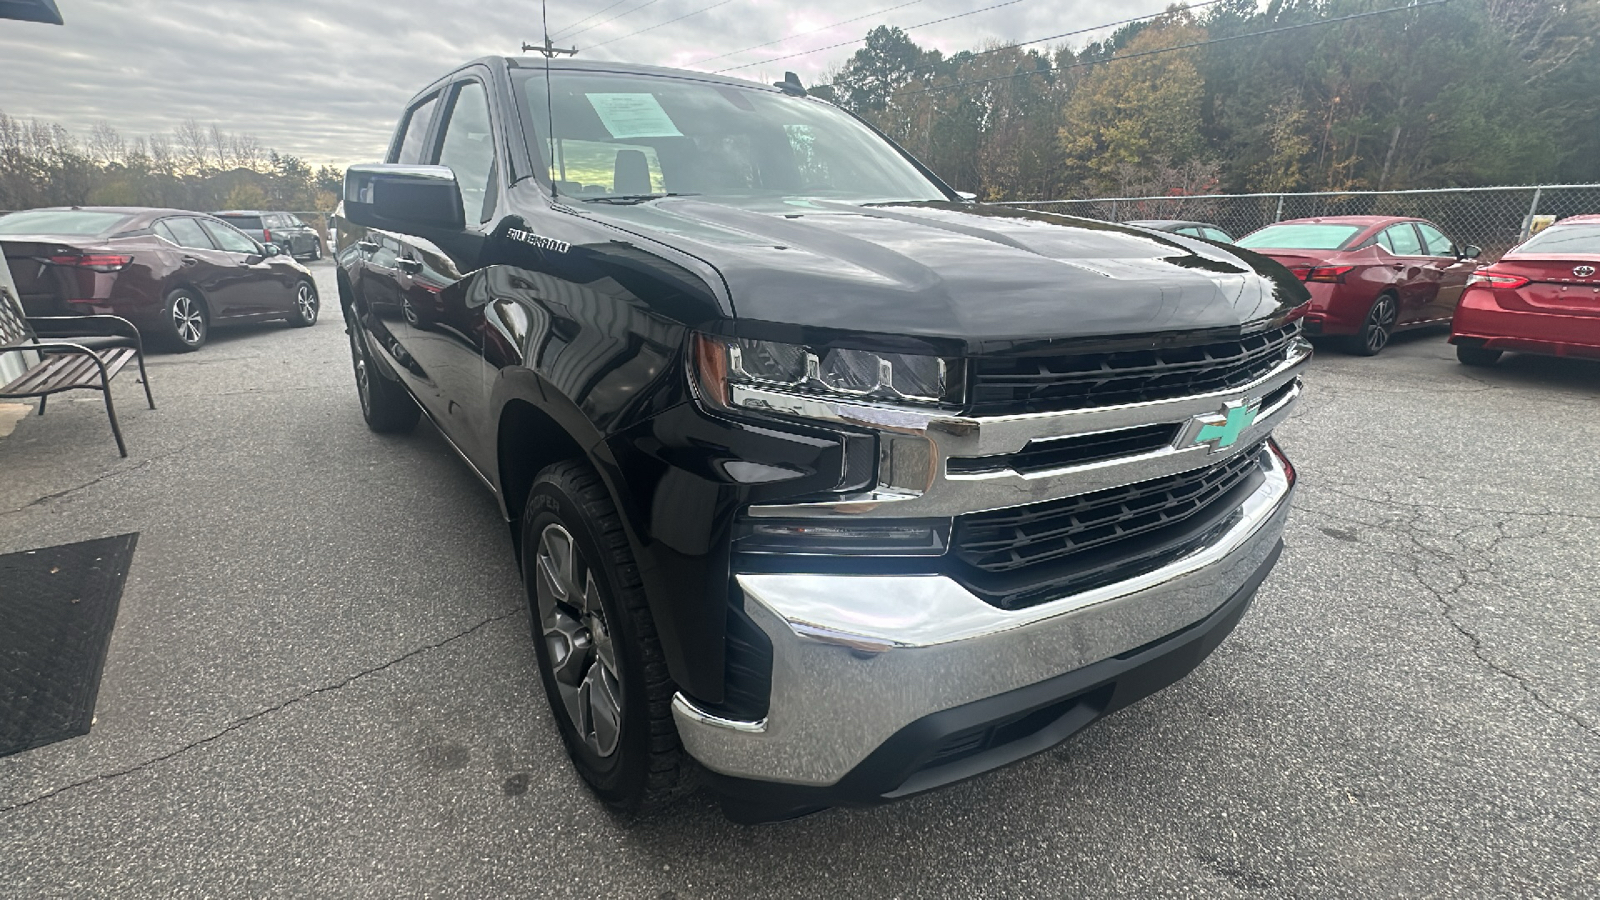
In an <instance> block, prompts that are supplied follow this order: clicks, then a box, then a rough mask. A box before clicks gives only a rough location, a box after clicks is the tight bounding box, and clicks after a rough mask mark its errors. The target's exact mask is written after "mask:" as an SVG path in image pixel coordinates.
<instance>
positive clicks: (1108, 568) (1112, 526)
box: [951, 443, 1265, 608]
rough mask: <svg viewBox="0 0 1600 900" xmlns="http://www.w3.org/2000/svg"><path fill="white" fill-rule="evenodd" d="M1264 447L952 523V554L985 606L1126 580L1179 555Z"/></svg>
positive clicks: (1223, 509)
mask: <svg viewBox="0 0 1600 900" xmlns="http://www.w3.org/2000/svg"><path fill="white" fill-rule="evenodd" d="M1264 446H1265V444H1264V443H1263V444H1257V445H1256V446H1255V447H1252V448H1250V449H1249V450H1246V451H1245V452H1243V453H1240V454H1238V455H1236V456H1233V457H1231V458H1229V459H1227V460H1225V461H1223V462H1220V463H1217V464H1215V465H1212V466H1207V467H1206V468H1203V469H1195V470H1193V471H1190V472H1184V473H1181V474H1178V475H1170V476H1167V477H1164V478H1157V479H1154V480H1151V481H1145V482H1141V483H1139V484H1132V485H1127V486H1125V487H1119V488H1111V489H1108V490H1103V491H1096V492H1094V493H1092V494H1083V495H1081V496H1077V497H1067V498H1064V499H1061V500H1051V501H1047V502H1044V503H1035V504H1031V505H1029V506H1022V507H1017V508H1014V509H1002V510H995V511H993V512H984V513H970V514H968V515H965V516H960V517H958V518H957V519H956V521H955V529H954V532H953V534H952V536H951V542H952V545H953V551H954V556H955V558H956V559H957V560H959V561H960V563H962V564H963V566H964V567H965V568H966V569H967V570H968V573H969V575H970V577H969V578H966V579H963V580H965V581H968V582H969V587H971V588H973V589H974V590H975V591H976V592H977V593H978V594H980V595H981V596H984V597H985V599H988V600H989V601H990V602H991V603H995V604H996V605H999V606H1004V607H1008V608H1015V607H1018V606H1026V605H1029V604H1031V603H1034V602H1040V601H1042V600H1045V599H1049V598H1050V597H1053V596H1061V594H1062V593H1063V592H1064V591H1067V590H1088V589H1090V588H1091V587H1094V586H1097V585H1098V584H1100V583H1108V582H1109V581H1112V580H1120V579H1122V578H1128V577H1133V576H1134V575H1135V574H1138V571H1139V570H1141V569H1142V570H1146V571H1147V570H1149V569H1152V568H1157V567H1159V566H1161V565H1164V564H1165V563H1166V562H1168V561H1170V560H1171V559H1173V558H1175V557H1176V556H1180V555H1182V553H1184V552H1187V551H1188V550H1189V549H1190V548H1191V547H1192V546H1193V544H1194V542H1195V541H1196V540H1197V539H1198V538H1200V537H1202V536H1203V535H1204V533H1205V532H1206V531H1208V530H1209V529H1210V528H1211V527H1212V526H1214V525H1215V524H1216V522H1217V521H1218V520H1219V517H1224V516H1226V515H1227V514H1228V513H1230V512H1231V510H1232V508H1233V507H1234V506H1235V505H1236V504H1235V502H1233V501H1231V500H1230V501H1228V502H1219V501H1223V500H1224V498H1227V497H1228V495H1229V494H1231V493H1232V492H1233V491H1235V490H1236V489H1238V488H1241V487H1242V486H1244V485H1245V484H1246V482H1247V480H1249V479H1250V476H1251V475H1252V474H1255V475H1257V476H1259V472H1260V467H1259V459H1260V455H1261V452H1262V450H1263V448H1264Z"/></svg>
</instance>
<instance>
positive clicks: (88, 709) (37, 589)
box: [0, 533, 139, 756]
mask: <svg viewBox="0 0 1600 900" xmlns="http://www.w3.org/2000/svg"><path fill="white" fill-rule="evenodd" d="M138 541H139V535H138V534H137V533H135V534H123V535H118V536H117V537H109V538H101V539H99V540H95V541H84V542H82V543H79V544H62V545H61V546H59V547H45V548H43V549H40V550H25V551H22V552H21V553H7V554H5V555H3V556H0V756H5V755H7V754H11V753H20V752H22V751H23V750H31V749H33V748H34V747H42V746H44V745H45V744H50V743H54V742H56V741H60V740H65V739H67V738H69V737H77V736H78V735H80V734H88V733H89V724H90V723H91V722H92V721H93V720H94V698H95V695H96V694H97V693H98V692H99V690H100V668H101V666H103V665H105V661H106V647H107V646H108V645H109V644H110V643H111V627H112V626H113V625H115V624H116V622H117V604H118V603H119V602H120V601H121V600H122V583H123V581H124V580H125V579H126V578H127V577H128V566H129V564H130V563H132V562H133V547H134V544H136V543H138Z"/></svg>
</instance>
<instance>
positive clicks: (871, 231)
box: [581, 197, 1305, 352]
mask: <svg viewBox="0 0 1600 900" xmlns="http://www.w3.org/2000/svg"><path fill="white" fill-rule="evenodd" d="M581 213H582V214H583V215H584V216H585V217H587V218H591V219H595V220H599V221H602V222H605V223H607V224H610V225H612V226H613V227H616V228H620V229H623V230H626V231H630V232H633V233H635V234H639V235H641V236H648V237H651V238H654V239H657V240H662V241H665V242H667V243H669V244H671V245H673V246H675V247H678V248H679V249H682V250H683V251H685V252H687V253H691V254H694V255H695V256H698V257H700V258H701V259H704V260H705V261H706V262H708V263H710V264H711V265H712V266H714V267H716V269H717V270H718V271H719V272H720V273H721V274H722V277H723V279H724V280H725V281H726V283H727V287H728V291H729V294H730V296H731V297H732V302H733V308H734V313H735V315H736V317H737V318H739V319H742V320H744V319H748V320H757V321H766V322H776V323H783V324H789V325H801V326H809V327H821V328H835V329H846V330H850V331H861V332H876V333H884V334H896V335H914V336H918V337H925V338H937V339H958V340H962V341H964V342H966V343H967V344H968V346H969V347H970V348H971V349H972V350H974V351H979V352H981V350H980V347H981V345H983V344H987V343H990V342H1005V343H1013V342H1016V341H1019V340H1027V341H1037V340H1039V339H1041V338H1052V337H1072V338H1085V337H1097V336H1129V335H1143V334H1150V333H1171V332H1181V331H1195V330H1211V329H1219V328H1221V329H1234V330H1237V329H1238V328H1239V327H1240V326H1242V325H1244V324H1246V323H1250V322H1255V321H1258V320H1261V319H1265V318H1270V317H1273V316H1275V315H1279V314H1283V313H1287V312H1288V311H1289V310H1290V309H1292V308H1293V307H1295V306H1298V305H1299V304H1301V303H1302V302H1304V300H1305V292H1304V288H1303V287H1302V286H1301V285H1300V284H1299V282H1298V281H1296V280H1295V279H1294V278H1293V276H1291V275H1289V274H1288V273H1287V272H1286V271H1284V270H1283V269H1282V268H1281V267H1280V266H1278V265H1277V264H1276V263H1273V262H1271V261H1269V260H1266V259H1264V258H1262V257H1259V256H1256V255H1255V254H1252V253H1249V252H1247V251H1238V250H1236V249H1224V248H1223V247H1221V246H1218V245H1215V244H1211V243H1208V242H1205V241H1200V240H1195V239H1191V238H1185V237H1182V236H1179V235H1173V234H1166V233H1162V232H1154V231H1146V230H1142V229H1137V228H1130V227H1126V226H1121V225H1114V224H1110V223H1106V222H1098V221H1094V220H1090V219H1076V218H1071V217H1067V216H1059V215H1052V214H1048V213H1040V212H1034V211H1031V210H1025V209H1016V208H1012V207H1004V206H992V205H986V204H960V203H942V202H940V203H914V204H890V205H882V206H856V205H850V204H841V203H828V202H824V201H811V200H807V201H788V202H787V203H784V204H775V205H773V206H771V207H768V208H752V207H747V206H739V207H734V206H728V205H724V204H720V203H713V202H707V201H702V200H698V199H696V198H693V197H682V198H666V199H662V200H657V201H652V202H649V203H644V204H639V205H637V206H602V205H600V204H593V205H591V204H584V205H583V208H582V209H581ZM996 349H998V348H996Z"/></svg>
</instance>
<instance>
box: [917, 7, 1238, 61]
mask: <svg viewBox="0 0 1600 900" xmlns="http://www.w3.org/2000/svg"><path fill="white" fill-rule="evenodd" d="M1222 2H1224V0H1205V2H1203V3H1191V4H1189V5H1188V6H1187V7H1184V10H1183V11H1188V10H1195V9H1200V8H1201V7H1203V6H1215V5H1217V4H1218V3H1222ZM1170 12H1171V10H1162V11H1161V12H1156V13H1150V14H1149V15H1143V16H1134V17H1133V18H1131V19H1121V20H1119V21H1116V22H1107V23H1106V24H1104V25H1094V26H1091V27H1089V28H1079V29H1077V30H1076V31H1063V32H1062V33H1060V34H1052V35H1050V36H1048V37H1042V38H1033V39H1032V40H1027V41H1017V42H1016V43H1014V44H1007V45H1005V46H1004V47H996V48H994V49H993V50H981V51H979V52H977V53H972V54H968V55H967V56H964V57H962V61H963V62H965V61H967V60H972V59H977V58H978V57H980V56H988V55H990V54H991V53H1004V52H1006V51H1007V50H1011V49H1014V48H1017V47H1026V46H1028V45H1029V44H1042V43H1044V42H1045V41H1057V40H1060V39H1062V38H1068V37H1077V36H1078V35H1080V34H1089V33H1091V32H1095V31H1104V30H1106V29H1107V28H1116V27H1118V26H1121V25H1131V24H1133V23H1134V22H1143V21H1144V20H1146V19H1159V18H1161V17H1162V16H1164V15H1167V14H1168V13H1170ZM954 58H955V57H954V56H952V57H950V59H954ZM950 59H947V60H945V62H949V61H950ZM940 65H942V63H929V64H927V65H921V66H917V67H916V68H914V69H912V70H911V71H913V72H920V71H922V70H923V69H934V68H938V67H939V66H940Z"/></svg>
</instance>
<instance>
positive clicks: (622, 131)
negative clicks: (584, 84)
mask: <svg viewBox="0 0 1600 900" xmlns="http://www.w3.org/2000/svg"><path fill="white" fill-rule="evenodd" d="M583 96H585V97H587V98H588V100H589V105H590V106H593V107H594V111H595V113H596V114H597V115H599V116H600V124H602V125H604V126H605V127H606V131H609V132H610V133H611V136H612V137H614V138H647V137H683V132H681V131H679V130H678V127H677V126H676V125H674V124H672V119H671V117H669V116H668V115H667V111H666V110H664V109H662V108H661V103H660V102H659V101H657V100H656V98H655V95H654V94H584V95H583Z"/></svg>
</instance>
